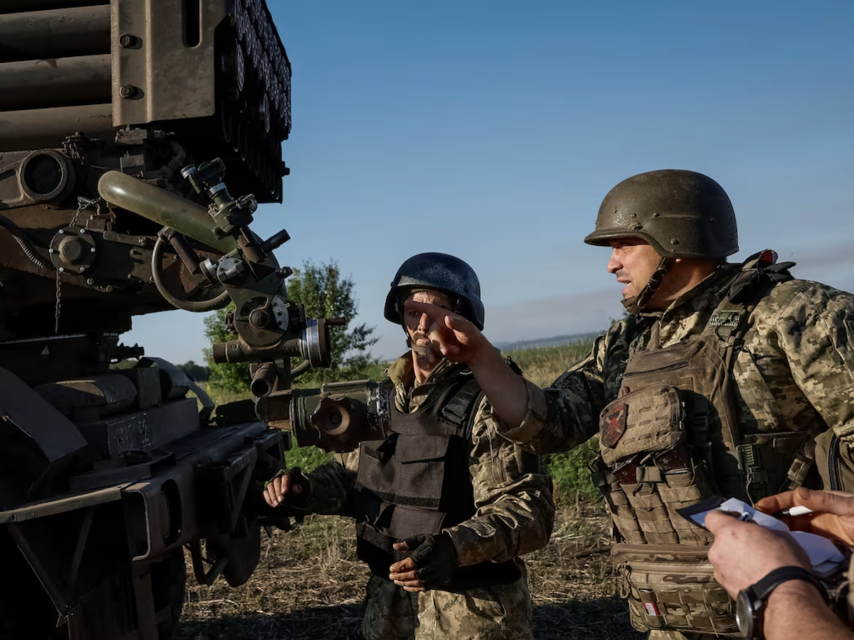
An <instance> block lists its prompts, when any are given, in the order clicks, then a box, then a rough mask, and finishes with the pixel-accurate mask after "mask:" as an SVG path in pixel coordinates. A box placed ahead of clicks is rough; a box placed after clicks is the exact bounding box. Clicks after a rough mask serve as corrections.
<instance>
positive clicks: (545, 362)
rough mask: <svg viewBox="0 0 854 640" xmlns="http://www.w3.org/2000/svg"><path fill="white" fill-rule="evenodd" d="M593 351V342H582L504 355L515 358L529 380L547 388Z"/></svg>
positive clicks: (521, 350)
mask: <svg viewBox="0 0 854 640" xmlns="http://www.w3.org/2000/svg"><path fill="white" fill-rule="evenodd" d="M592 349H593V342H592V341H589V340H580V341H579V342H572V343H570V344H565V345H561V346H560V347H545V348H541V349H518V350H515V351H508V352H507V353H505V354H504V355H505V356H510V357H511V358H513V361H514V362H515V363H516V364H517V365H519V368H520V369H522V373H524V374H525V377H526V378H527V379H528V380H530V381H531V382H533V383H534V384H535V385H537V386H540V387H547V386H549V385H550V384H551V383H552V382H554V381H555V380H557V378H558V377H559V376H560V375H561V374H562V373H564V372H565V371H566V370H567V369H569V368H570V367H572V366H573V365H575V364H576V363H578V362H581V361H582V360H583V359H584V358H586V357H587V356H589V355H590V351H591V350H592Z"/></svg>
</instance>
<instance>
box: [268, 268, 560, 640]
mask: <svg viewBox="0 0 854 640" xmlns="http://www.w3.org/2000/svg"><path fill="white" fill-rule="evenodd" d="M417 304H427V305H431V306H435V307H437V308H441V309H444V310H446V311H448V312H450V313H454V314H455V315H456V316H458V317H461V318H466V320H467V321H468V322H470V323H471V324H472V326H474V327H477V329H478V330H481V329H482V328H483V321H484V309H483V303H482V302H481V300H480V284H479V282H478V279H477V276H476V275H475V273H474V271H473V270H472V268H471V267H470V266H469V265H468V264H466V263H465V262H463V261H462V260H460V259H458V258H455V257H453V256H449V255H445V254H442V253H423V254H420V255H416V256H413V257H412V258H410V259H409V260H407V261H406V262H404V263H403V265H402V266H401V267H400V269H399V270H398V272H397V275H395V278H394V281H393V282H392V284H391V290H390V291H389V293H388V297H387V299H386V303H385V317H386V319H388V320H389V321H391V322H393V323H395V324H399V325H401V326H402V327H403V330H404V332H405V333H406V337H407V344H408V346H409V347H410V350H409V351H408V352H407V353H406V354H405V355H404V356H403V357H401V358H400V359H398V360H397V361H396V362H395V363H394V364H393V365H392V366H391V367H390V368H389V370H388V379H387V380H386V381H385V382H384V383H383V384H382V386H381V392H382V393H383V394H385V396H386V397H387V398H388V404H389V406H390V411H389V415H390V420H389V424H390V426H389V435H388V437H387V438H386V439H385V440H382V441H371V442H363V443H361V447H360V449H359V451H358V452H356V453H353V454H347V455H343V456H342V455H339V456H338V457H337V458H336V460H335V461H333V462H331V463H329V464H327V465H325V466H323V467H320V468H319V469H316V470H315V471H314V472H312V473H310V474H309V475H308V476H307V477H305V476H302V474H300V473H298V472H294V471H291V472H290V473H289V474H287V475H283V476H280V477H278V478H276V479H274V480H273V481H272V482H271V483H269V485H268V486H267V488H266V491H265V498H266V500H267V502H268V503H269V504H270V505H271V506H274V507H275V506H278V505H280V504H285V505H288V506H290V507H292V508H293V507H297V508H299V509H300V510H302V511H305V512H309V513H321V514H342V515H349V516H352V517H354V518H355V519H356V523H357V538H358V556H359V558H360V559H362V560H363V561H365V562H366V563H367V564H368V566H369V567H370V569H371V573H372V574H373V575H372V576H371V578H370V581H369V583H368V594H367V604H366V612H365V618H364V622H363V625H362V632H363V634H364V637H365V638H368V639H369V640H379V639H387V638H388V639H397V638H401V639H404V638H407V639H408V638H417V639H419V640H420V639H428V638H430V639H432V638H480V639H496V640H497V639H499V638H500V639H509V640H515V639H529V638H533V636H532V634H531V597H530V593H529V592H528V587H527V583H526V578H525V565H524V563H523V562H522V560H521V559H520V558H519V556H521V555H523V554H525V553H528V552H529V551H533V550H535V549H539V548H540V547H543V546H545V544H546V542H547V541H548V539H549V536H550V534H551V530H552V525H553V522H554V505H553V503H552V498H551V492H550V484H549V481H548V478H547V476H546V475H544V473H543V471H542V469H541V466H540V462H539V459H538V458H537V457H536V456H535V455H532V454H530V453H526V452H524V451H523V450H522V449H521V448H520V447H518V446H516V445H513V444H512V443H511V442H510V441H508V440H506V439H505V438H503V437H502V436H500V435H499V434H498V431H497V428H496V424H495V420H494V418H493V416H492V409H491V406H490V404H489V402H488V401H487V400H486V399H485V398H484V397H483V393H482V392H481V390H480V387H479V385H478V383H477V381H476V380H475V379H474V376H473V375H472V373H471V370H470V369H469V367H468V366H466V365H465V364H456V363H453V362H449V361H448V360H447V359H445V358H444V357H443V356H442V354H441V353H440V351H439V349H438V342H437V339H436V335H435V331H436V327H435V326H434V323H433V321H431V320H429V318H428V316H427V315H425V314H424V313H422V312H419V311H416V310H415V309H414V308H413V305H417ZM514 375H516V374H514ZM519 380H521V378H519Z"/></svg>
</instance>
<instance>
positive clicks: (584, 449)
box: [505, 340, 601, 502]
mask: <svg viewBox="0 0 854 640" xmlns="http://www.w3.org/2000/svg"><path fill="white" fill-rule="evenodd" d="M592 349H593V342H592V341H589V340H581V341H579V342H572V343H570V344H566V345H562V346H560V347H546V348H542V349H520V350H517V351H510V352H508V353H506V354H505V355H509V356H510V357H511V358H513V361H514V362H515V363H516V364H517V365H519V367H520V368H521V369H522V372H523V373H524V374H525V377H526V378H527V379H528V380H530V381H531V382H533V383H534V384H536V385H539V386H541V387H548V386H549V385H550V384H552V383H553V382H554V381H555V380H556V379H557V378H558V377H560V376H561V374H563V373H564V372H565V371H566V370H567V369H569V368H570V367H572V366H574V365H575V364H577V363H578V362H581V361H582V360H583V359H584V358H586V357H587V356H589V355H590V352H591V350H592ZM598 453H599V445H598V443H597V441H596V439H595V438H592V439H590V440H588V441H587V442H585V443H584V444H583V445H581V446H580V447H576V448H575V449H573V450H572V451H568V452H566V453H557V454H552V455H549V456H546V468H547V469H548V472H549V475H551V477H552V480H553V481H554V484H555V495H556V496H557V497H558V498H559V499H560V500H564V501H566V500H570V501H574V500H575V499H576V497H579V498H581V499H582V500H586V501H589V502H599V501H600V500H601V494H600V493H599V490H598V489H596V487H594V486H593V482H592V481H591V479H590V469H589V467H588V465H589V463H590V461H591V460H593V458H595V457H596V456H597V455H598Z"/></svg>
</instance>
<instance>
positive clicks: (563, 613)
mask: <svg viewBox="0 0 854 640" xmlns="http://www.w3.org/2000/svg"><path fill="white" fill-rule="evenodd" d="M361 623H362V606H361V605H343V606H333V607H313V608H311V609H301V610H298V611H292V612H290V613H277V614H260V613H255V614H246V615H238V616H224V617H221V618H217V619H212V620H206V621H203V622H185V623H182V625H181V627H180V629H179V631H178V633H177V635H176V636H175V639H174V640H250V639H252V640H309V639H311V640H356V639H357V638H360V635H359V630H360V627H361ZM534 636H535V637H536V638H537V639H538V640H553V639H554V640H557V639H558V638H560V639H561V640H617V639H620V640H622V639H626V640H640V639H641V638H643V635H642V634H640V633H637V632H635V631H633V630H632V629H631V626H630V625H629V616H628V609H627V608H626V605H625V603H624V602H623V601H622V600H620V599H619V598H605V599H601V600H587V601H572V602H567V603H564V604H559V605H543V606H539V607H535V608H534ZM452 640H456V639H452Z"/></svg>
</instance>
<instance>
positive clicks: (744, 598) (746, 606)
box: [735, 591, 753, 639]
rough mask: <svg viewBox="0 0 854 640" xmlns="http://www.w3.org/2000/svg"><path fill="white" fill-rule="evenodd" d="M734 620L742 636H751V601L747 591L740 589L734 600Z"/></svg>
mask: <svg viewBox="0 0 854 640" xmlns="http://www.w3.org/2000/svg"><path fill="white" fill-rule="evenodd" d="M735 621H736V622H737V623H738V630H739V631H741V633H742V634H744V637H746V638H748V639H750V638H753V603H752V602H751V601H750V596H748V595H747V592H745V591H740V592H739V593H738V598H736V601H735Z"/></svg>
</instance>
